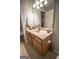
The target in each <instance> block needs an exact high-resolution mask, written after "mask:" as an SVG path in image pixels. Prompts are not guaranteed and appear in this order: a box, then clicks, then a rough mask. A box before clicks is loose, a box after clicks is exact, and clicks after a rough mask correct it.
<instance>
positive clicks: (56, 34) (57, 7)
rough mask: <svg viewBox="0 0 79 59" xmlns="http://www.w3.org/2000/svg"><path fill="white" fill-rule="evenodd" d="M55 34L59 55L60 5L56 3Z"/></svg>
mask: <svg viewBox="0 0 79 59" xmlns="http://www.w3.org/2000/svg"><path fill="white" fill-rule="evenodd" d="M54 34H55V48H56V52H57V53H59V4H58V2H56V10H55V22H54Z"/></svg>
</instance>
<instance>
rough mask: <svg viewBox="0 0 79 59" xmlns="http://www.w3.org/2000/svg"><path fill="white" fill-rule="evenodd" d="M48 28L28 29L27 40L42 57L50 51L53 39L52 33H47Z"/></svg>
mask: <svg viewBox="0 0 79 59" xmlns="http://www.w3.org/2000/svg"><path fill="white" fill-rule="evenodd" d="M47 30H48V28H42V29H40V30H38V29H32V30H29V29H26V32H27V39H28V41H29V43H30V44H31V45H32V46H33V47H34V48H35V50H36V51H37V52H38V53H39V54H40V55H46V53H47V52H48V50H49V45H50V42H51V39H52V34H53V33H52V31H50V32H49V33H48V32H47Z"/></svg>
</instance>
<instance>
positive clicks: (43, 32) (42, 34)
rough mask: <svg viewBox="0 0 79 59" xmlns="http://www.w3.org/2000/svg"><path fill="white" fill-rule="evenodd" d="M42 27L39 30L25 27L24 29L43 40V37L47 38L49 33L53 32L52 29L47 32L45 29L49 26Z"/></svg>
mask: <svg viewBox="0 0 79 59" xmlns="http://www.w3.org/2000/svg"><path fill="white" fill-rule="evenodd" d="M42 29H44V30H42ZM42 29H41V30H40V31H39V30H38V29H32V30H29V29H28V28H27V29H26V31H28V32H30V33H32V34H34V35H35V36H37V37H39V38H41V39H42V40H44V39H45V38H47V37H48V36H50V35H51V34H52V33H53V31H51V32H49V33H47V31H46V30H47V29H49V28H42ZM45 29H46V30H45Z"/></svg>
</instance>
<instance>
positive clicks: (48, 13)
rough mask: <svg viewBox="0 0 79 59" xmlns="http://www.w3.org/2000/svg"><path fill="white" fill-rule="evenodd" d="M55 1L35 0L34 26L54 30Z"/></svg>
mask: <svg viewBox="0 0 79 59" xmlns="http://www.w3.org/2000/svg"><path fill="white" fill-rule="evenodd" d="M54 3H55V0H33V20H34V26H40V27H43V28H50V29H51V30H53V19H54Z"/></svg>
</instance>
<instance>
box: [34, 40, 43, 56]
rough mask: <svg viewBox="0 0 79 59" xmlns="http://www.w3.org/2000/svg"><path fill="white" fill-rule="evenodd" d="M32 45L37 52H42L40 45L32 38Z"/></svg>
mask: <svg viewBox="0 0 79 59" xmlns="http://www.w3.org/2000/svg"><path fill="white" fill-rule="evenodd" d="M33 46H34V48H35V49H36V50H37V52H38V53H39V54H42V50H41V45H40V44H39V43H38V42H37V41H35V40H33Z"/></svg>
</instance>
